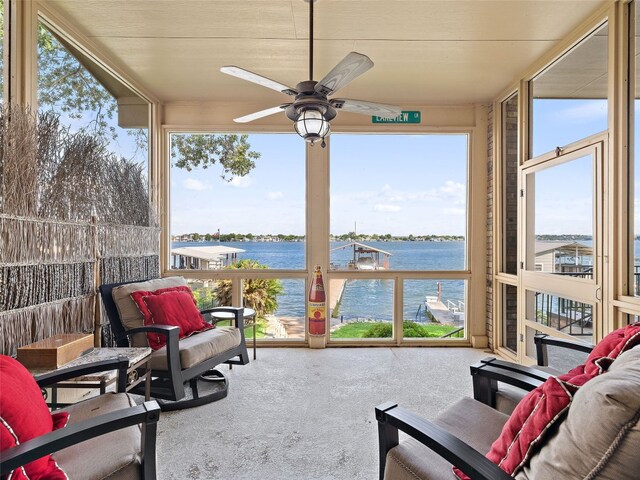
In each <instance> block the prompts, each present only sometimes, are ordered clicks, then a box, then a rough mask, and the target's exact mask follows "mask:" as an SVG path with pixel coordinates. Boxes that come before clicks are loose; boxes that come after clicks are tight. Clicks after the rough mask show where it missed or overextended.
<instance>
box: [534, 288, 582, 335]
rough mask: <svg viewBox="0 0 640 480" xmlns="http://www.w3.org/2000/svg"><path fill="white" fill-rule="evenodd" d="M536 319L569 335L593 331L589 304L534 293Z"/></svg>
mask: <svg viewBox="0 0 640 480" xmlns="http://www.w3.org/2000/svg"><path fill="white" fill-rule="evenodd" d="M535 304H536V321H537V322H538V323H540V324H541V325H545V326H548V327H551V328H555V329H556V330H558V331H562V332H564V333H568V334H569V335H590V334H591V333H592V332H593V307H592V306H591V305H589V304H586V303H582V302H577V301H575V300H569V299H566V298H558V297H555V296H554V295H549V294H547V293H539V292H538V293H536V296H535Z"/></svg>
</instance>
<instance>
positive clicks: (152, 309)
mask: <svg viewBox="0 0 640 480" xmlns="http://www.w3.org/2000/svg"><path fill="white" fill-rule="evenodd" d="M142 301H143V302H144V303H145V305H146V308H147V310H148V311H149V313H150V316H149V321H148V322H147V320H146V319H145V325H176V326H177V327H179V328H180V338H184V337H188V336H189V335H191V334H193V333H196V332H201V331H203V330H208V329H210V328H213V325H211V324H209V323H207V322H205V321H204V319H203V318H202V315H201V314H200V310H198V307H197V306H196V301H195V299H194V298H193V295H192V294H191V292H183V291H172V292H165V293H161V294H159V295H148V296H144V297H142ZM147 336H148V338H149V346H150V347H151V348H153V349H154V350H158V349H159V348H162V347H164V345H165V343H166V337H165V336H163V335H157V334H148V335H147Z"/></svg>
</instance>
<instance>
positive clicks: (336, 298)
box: [329, 278, 347, 310]
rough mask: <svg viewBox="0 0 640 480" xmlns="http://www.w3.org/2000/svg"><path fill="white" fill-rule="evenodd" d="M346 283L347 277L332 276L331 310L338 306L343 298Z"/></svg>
mask: <svg viewBox="0 0 640 480" xmlns="http://www.w3.org/2000/svg"><path fill="white" fill-rule="evenodd" d="M346 283H347V280H346V279H345V278H332V279H331V280H329V310H333V309H334V308H336V305H337V304H338V303H340V300H342V294H343V293H344V286H345V285H346Z"/></svg>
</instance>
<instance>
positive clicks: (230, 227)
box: [167, 132, 306, 341]
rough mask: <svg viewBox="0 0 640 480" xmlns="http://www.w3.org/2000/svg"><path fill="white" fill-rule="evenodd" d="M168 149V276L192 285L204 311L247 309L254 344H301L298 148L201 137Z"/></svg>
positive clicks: (301, 163) (294, 139)
mask: <svg viewBox="0 0 640 480" xmlns="http://www.w3.org/2000/svg"><path fill="white" fill-rule="evenodd" d="M170 141H171V193H170V197H171V213H170V218H171V245H170V252H169V254H170V258H168V259H167V261H168V263H169V269H170V270H174V271H176V273H180V274H186V275H189V276H192V277H194V282H197V283H202V284H203V286H202V287H201V288H199V291H201V294H202V295H201V296H202V297H203V298H207V299H209V300H210V301H211V302H212V303H213V304H216V305H244V306H245V307H250V308H253V309H254V310H256V312H257V322H256V323H257V325H256V338H257V339H258V340H259V341H264V340H267V341H268V340H273V339H278V340H288V339H291V340H294V341H300V340H304V339H305V323H306V322H305V319H306V311H305V306H306V300H305V299H306V294H305V278H306V273H305V271H304V269H305V262H306V257H305V246H306V238H305V151H304V142H301V141H300V138H299V137H298V136H296V135H289V134H286V135H278V134H252V135H241V134H218V133H209V132H202V133H201V132H197V133H178V132H174V133H171V135H170ZM241 150H246V152H247V154H246V155H244V156H243V155H239V156H238V155H234V154H233V152H237V151H241ZM221 158H222V159H223V160H222V161H221V160H220V159H221ZM295 270H299V271H300V272H299V273H291V272H292V271H295ZM278 271H287V273H286V274H283V273H278ZM245 333H246V336H247V337H252V335H253V329H252V328H248V329H247V330H246V332H245Z"/></svg>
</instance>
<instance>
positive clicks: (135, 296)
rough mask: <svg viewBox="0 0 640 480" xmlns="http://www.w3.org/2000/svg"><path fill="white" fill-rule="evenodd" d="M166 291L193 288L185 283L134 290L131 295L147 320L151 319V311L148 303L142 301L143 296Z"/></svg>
mask: <svg viewBox="0 0 640 480" xmlns="http://www.w3.org/2000/svg"><path fill="white" fill-rule="evenodd" d="M166 292H191V289H190V288H189V287H187V286H186V285H184V286H180V287H167V288H159V289H158V290H153V291H146V290H138V291H137V292H133V293H132V294H131V295H130V297H131V300H133V301H134V302H135V304H136V305H137V307H138V310H140V313H141V314H142V316H143V317H144V320H145V322H147V321H149V320H150V318H151V312H149V309H148V308H147V304H146V303H144V302H143V301H142V297H148V296H149V295H160V294H162V293H166ZM145 325H146V323H145Z"/></svg>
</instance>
